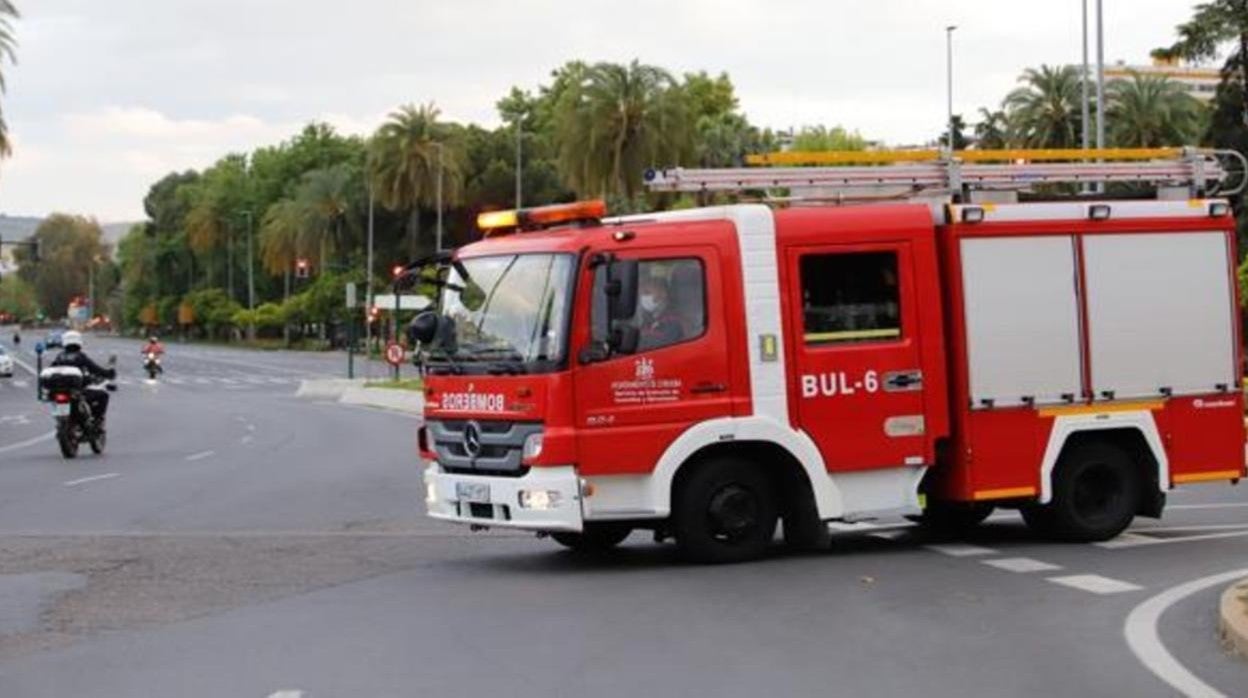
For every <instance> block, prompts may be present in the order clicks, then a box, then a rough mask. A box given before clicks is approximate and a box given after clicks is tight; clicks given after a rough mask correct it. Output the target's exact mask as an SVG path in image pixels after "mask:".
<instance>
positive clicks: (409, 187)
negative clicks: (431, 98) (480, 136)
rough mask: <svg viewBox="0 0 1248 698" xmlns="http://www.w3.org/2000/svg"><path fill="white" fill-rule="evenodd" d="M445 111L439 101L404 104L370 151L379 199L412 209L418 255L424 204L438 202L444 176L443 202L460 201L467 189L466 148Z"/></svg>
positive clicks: (410, 232)
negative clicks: (454, 136)
mask: <svg viewBox="0 0 1248 698" xmlns="http://www.w3.org/2000/svg"><path fill="white" fill-rule="evenodd" d="M440 114H441V112H439V111H438V108H437V107H436V106H434V105H433V104H425V105H421V106H419V107H418V106H415V105H410V104H409V105H406V106H403V107H400V108H399V109H398V110H397V111H395V112H393V113H391V114H390V118H389V120H388V121H387V122H386V123H385V124H383V125H382V126H381V128H380V129H378V130H377V133H376V134H375V135H374V136H373V139H372V143H371V145H370V147H369V152H368V176H369V179H370V181H371V182H372V186H373V191H374V192H375V194H374V195H375V196H376V198H377V201H379V202H381V204H382V205H383V206H385V207H386V208H389V209H390V210H392V211H406V212H407V213H408V216H409V218H408V228H407V247H408V251H409V253H410V254H411V255H412V256H418V251H419V250H420V249H421V243H422V240H421V239H420V237H421V236H420V209H421V208H422V207H424V208H429V207H432V206H436V205H437V189H438V179H439V177H441V180H442V202H443V205H445V206H454V205H457V204H458V203H459V202H460V199H461V196H462V192H463V174H462V168H461V159H462V158H461V154H460V148H459V145H458V144H457V143H455V142H454V141H453V139H451V138H450V137H449V129H448V128H447V126H446V125H445V124H443V123H440V122H439V121H438V117H439V116H440Z"/></svg>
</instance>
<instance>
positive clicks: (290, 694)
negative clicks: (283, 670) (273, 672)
mask: <svg viewBox="0 0 1248 698" xmlns="http://www.w3.org/2000/svg"><path fill="white" fill-rule="evenodd" d="M269 698H303V691H300V690H295V689H285V690H281V691H273V692H272V693H270V694H269Z"/></svg>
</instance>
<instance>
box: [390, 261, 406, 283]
mask: <svg viewBox="0 0 1248 698" xmlns="http://www.w3.org/2000/svg"><path fill="white" fill-rule="evenodd" d="M403 269H404V267H403V265H402V264H396V265H394V266H393V267H390V276H391V277H393V278H395V279H397V278H399V277H400V276H403Z"/></svg>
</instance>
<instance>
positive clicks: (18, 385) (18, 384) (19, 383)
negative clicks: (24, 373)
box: [13, 378, 30, 388]
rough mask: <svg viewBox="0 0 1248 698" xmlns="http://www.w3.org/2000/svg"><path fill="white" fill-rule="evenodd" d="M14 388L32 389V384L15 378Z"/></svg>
mask: <svg viewBox="0 0 1248 698" xmlns="http://www.w3.org/2000/svg"><path fill="white" fill-rule="evenodd" d="M13 387H14V388H29V387H30V383H27V382H26V381H24V380H22V379H20V378H14V379H13Z"/></svg>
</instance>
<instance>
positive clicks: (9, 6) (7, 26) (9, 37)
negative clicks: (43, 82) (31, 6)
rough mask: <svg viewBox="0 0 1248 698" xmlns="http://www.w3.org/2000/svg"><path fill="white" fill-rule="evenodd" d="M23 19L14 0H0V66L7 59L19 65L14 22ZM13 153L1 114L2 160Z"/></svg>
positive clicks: (1, 85) (1, 87) (0, 74)
mask: <svg viewBox="0 0 1248 698" xmlns="http://www.w3.org/2000/svg"><path fill="white" fill-rule="evenodd" d="M18 17H21V14H19V13H18V11H17V7H16V6H14V5H13V2H12V0H0V65H2V64H3V63H4V59H5V58H6V57H7V58H8V59H9V62H10V63H17V53H16V51H15V48H16V47H17V40H16V39H15V38H14V37H13V20H15V19H17V18H18ZM4 88H5V83H4V73H3V72H0V92H4ZM12 152H13V144H12V142H10V141H9V126H8V124H7V123H5V121H4V115H3V113H0V158H3V157H7V156H8V155H10V154H12Z"/></svg>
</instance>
